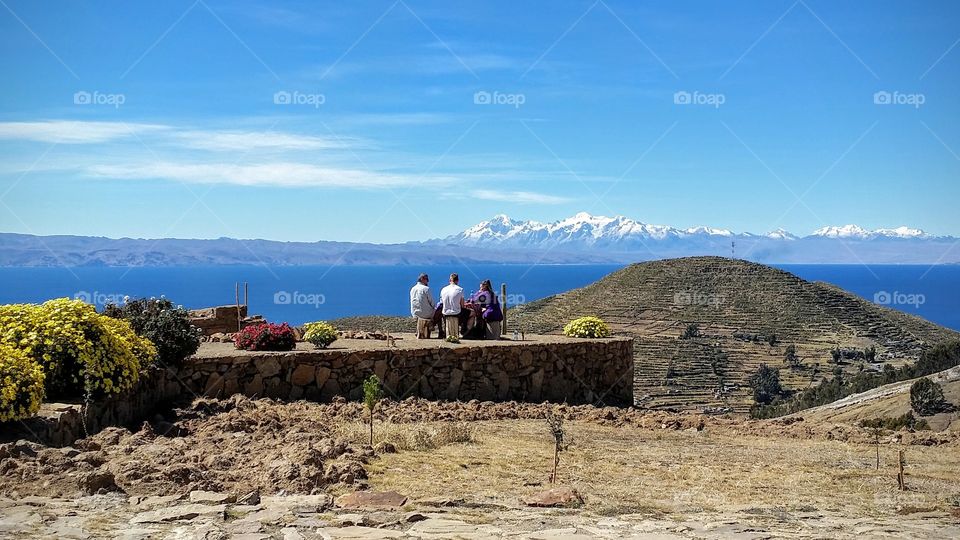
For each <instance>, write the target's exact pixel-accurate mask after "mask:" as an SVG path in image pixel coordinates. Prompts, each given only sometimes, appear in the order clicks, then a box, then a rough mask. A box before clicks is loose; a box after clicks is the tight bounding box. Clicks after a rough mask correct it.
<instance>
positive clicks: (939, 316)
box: [0, 264, 960, 330]
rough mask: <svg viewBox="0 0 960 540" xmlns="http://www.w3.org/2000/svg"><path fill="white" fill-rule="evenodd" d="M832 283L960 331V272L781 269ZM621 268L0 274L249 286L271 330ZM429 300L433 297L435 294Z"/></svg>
mask: <svg viewBox="0 0 960 540" xmlns="http://www.w3.org/2000/svg"><path fill="white" fill-rule="evenodd" d="M779 267H780V268H782V269H784V270H787V271H789V272H792V273H794V274H797V275H798V276H800V277H802V278H804V279H808V280H817V281H826V282H828V283H833V284H835V285H837V286H839V287H841V288H843V289H846V290H848V291H850V292H853V293H855V294H858V295H860V296H862V297H863V298H866V299H868V300H870V301H876V302H878V303H882V304H885V305H888V306H890V307H893V308H896V309H900V310H903V311H906V312H908V313H911V314H914V315H919V316H920V317H924V318H926V319H928V320H931V321H933V322H936V323H939V324H942V325H944V326H947V327H949V328H953V329H956V330H960V286H958V285H960V266H957V265H953V266H935V267H930V266H920V265H871V266H869V267H866V266H861V265H779ZM619 268H621V266H619V265H538V266H532V267H531V266H528V265H479V264H475V265H471V266H470V268H469V269H467V268H463V269H457V268H451V267H449V266H445V267H430V266H427V267H413V266H337V267H315V266H314V267H307V266H298V267H275V268H265V267H258V266H216V267H187V268H71V269H67V268H0V303H11V302H41V301H44V300H48V299H50V298H58V297H63V296H69V297H79V298H83V299H85V300H87V301H89V302H93V303H95V304H97V305H98V306H102V305H103V304H104V303H107V302H111V301H119V300H121V299H122V298H123V297H124V296H131V297H141V296H147V297H149V296H161V295H163V296H166V297H167V298H170V299H171V300H173V301H175V302H177V303H181V304H183V305H184V306H185V307H188V308H198V307H206V306H213V305H222V304H233V303H234V283H236V282H241V283H242V282H244V281H246V282H249V284H250V310H251V312H252V313H259V314H262V315H264V316H265V317H266V318H267V319H269V320H271V321H288V322H290V323H294V324H301V323H303V322H307V321H314V320H321V319H332V318H336V317H344V316H349V315H370V314H383V315H406V314H408V309H409V308H408V297H407V291H408V290H409V288H410V286H411V285H412V284H413V282H414V281H415V280H416V277H417V275H418V273H419V272H421V271H425V272H427V273H429V274H430V276H431V278H432V281H431V285H432V288H433V289H434V290H435V291H439V289H440V287H441V286H443V285H444V284H445V283H446V276H447V275H448V274H449V272H450V271H451V270H460V275H461V285H463V286H464V289H466V291H467V292H470V291H472V290H476V288H477V285H478V283H479V282H480V280H481V279H486V278H489V279H491V280H492V281H493V282H494V284H495V285H496V287H497V288H498V290H499V284H500V283H503V282H506V283H507V284H508V285H509V290H508V291H507V292H508V295H509V296H510V297H511V298H508V300H510V301H511V303H518V302H522V301H531V300H536V299H538V298H542V297H544V296H549V295H551V294H555V293H559V292H563V291H566V290H569V289H572V288H576V287H581V286H583V285H587V284H589V283H591V282H593V281H596V280H597V279H599V278H601V277H603V276H604V275H606V274H608V273H610V272H612V271H614V270H617V269H619ZM435 294H436V292H435Z"/></svg>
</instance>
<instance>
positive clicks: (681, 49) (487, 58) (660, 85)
mask: <svg viewBox="0 0 960 540" xmlns="http://www.w3.org/2000/svg"><path fill="white" fill-rule="evenodd" d="M134 4H135V5H134ZM958 41H960V5H958V4H957V3H956V2H950V1H944V2H922V3H918V2H907V1H900V2H842V3H837V2H823V1H809V0H808V1H804V2H799V1H798V2H792V1H763V2H759V1H757V2H736V3H722V4H720V3H716V4H714V3H706V2H655V3H654V2H625V1H613V0H605V1H586V2H580V1H571V2H562V3H560V2H546V1H544V2H522V3H518V2H483V3H459V2H458V3H451V2H421V1H413V0H404V1H396V2H391V1H387V2H266V1H263V2H254V1H239V2H220V1H216V0H202V1H196V2H191V1H187V2H180V1H167V2H156V3H140V2H138V3H130V2H78V1H64V2H48V1H43V0H38V1H14V0H2V1H0V48H2V51H3V54H2V56H0V73H2V79H0V80H2V83H0V231H4V232H22V233H34V234H83V235H103V236H111V237H119V236H132V237H148V238H155V237H182V238H212V237H220V236H231V237H240V238H269V239H279V240H320V239H329V240H348V241H370V242H397V241H406V240H419V239H425V238H431V237H437V236H445V235H448V234H453V233H455V232H458V231H459V230H462V229H464V228H466V227H468V226H470V225H472V224H474V223H476V222H478V221H481V220H483V219H487V218H489V217H491V216H493V215H494V214H498V213H506V214H508V215H510V216H513V217H516V218H520V219H537V220H541V221H553V220H556V219H560V218H563V217H566V216H569V215H572V214H574V213H576V212H579V211H588V212H591V213H594V214H601V215H617V214H622V215H626V216H628V217H631V218H634V219H638V220H641V221H644V222H648V223H657V224H667V225H673V226H678V227H689V226H695V225H710V226H715V227H724V228H729V229H732V230H734V231H751V232H758V233H761V232H766V231H769V230H772V229H775V228H777V227H783V228H786V229H788V230H791V231H793V232H795V233H798V234H808V233H810V232H811V231H813V230H814V229H817V228H820V227H822V226H825V225H837V224H846V223H857V224H859V225H861V226H864V227H867V228H877V227H893V226H898V225H908V226H913V227H919V228H922V229H925V230H927V231H928V232H932V233H935V234H952V235H960V221H958V218H957V214H956V210H955V208H956V202H957V201H958V200H960V186H958V182H957V180H958V176H960V175H958V173H960V122H957V120H958V118H960V115H958V113H960V100H957V99H956V96H957V95H960V45H958ZM878 92H880V93H881V94H879V95H877V94H876V93H878ZM884 93H885V94H884ZM877 101H879V103H877Z"/></svg>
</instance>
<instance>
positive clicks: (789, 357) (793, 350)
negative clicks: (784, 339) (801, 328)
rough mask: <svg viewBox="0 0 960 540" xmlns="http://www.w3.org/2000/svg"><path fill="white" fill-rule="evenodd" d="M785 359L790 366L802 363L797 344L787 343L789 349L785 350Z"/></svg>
mask: <svg viewBox="0 0 960 540" xmlns="http://www.w3.org/2000/svg"><path fill="white" fill-rule="evenodd" d="M783 361H784V362H786V363H787V365H788V366H790V367H798V366H799V365H800V357H799V356H798V355H797V346H796V345H792V344H791V345H787V349H786V350H785V351H784V352H783Z"/></svg>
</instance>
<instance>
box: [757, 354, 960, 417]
mask: <svg viewBox="0 0 960 540" xmlns="http://www.w3.org/2000/svg"><path fill="white" fill-rule="evenodd" d="M957 365H960V341H957V340H952V341H948V342H945V343H941V344H938V345H935V346H934V347H932V348H930V349H928V350H926V351H924V352H923V354H922V355H921V356H920V359H919V360H917V362H916V363H914V364H913V365H910V366H902V367H899V368H895V367H893V366H891V365H889V364H887V365H885V366H884V367H883V370H882V371H880V372H876V371H864V372H863V373H860V374H857V375H855V376H853V377H850V378H844V377H842V376H841V377H834V378H833V379H830V380H827V381H824V382H822V383H820V384H819V385H818V386H814V387H813V388H809V389H807V390H804V391H802V392H799V393H798V394H797V395H795V396H793V397H792V398H791V399H789V400H787V401H784V402H781V403H776V404H771V405H764V406H758V407H754V408H753V409H752V410H751V414H752V415H753V416H754V417H756V418H774V417H777V416H783V415H786V414H792V413H795V412H798V411H802V410H804V409H809V408H810V407H817V406H819V405H825V404H827V403H831V402H834V401H836V400H838V399H842V398H845V397H847V396H849V395H852V394H859V393H860V392H866V391H867V390H871V389H873V388H877V387H878V386H883V385H885V384H890V383H895V382H900V381H906V380H909V379H915V378H917V377H924V376H926V375H932V374H934V373H938V372H940V371H943V370H945V369H950V368H952V367H954V366H957ZM841 373H842V372H841Z"/></svg>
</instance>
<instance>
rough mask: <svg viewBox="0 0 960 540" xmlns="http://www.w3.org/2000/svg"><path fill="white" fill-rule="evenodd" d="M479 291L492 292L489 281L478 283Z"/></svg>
mask: <svg viewBox="0 0 960 540" xmlns="http://www.w3.org/2000/svg"><path fill="white" fill-rule="evenodd" d="M480 290H481V291H490V292H493V285H491V284H490V280H489V279H485V280H483V281H481V282H480Z"/></svg>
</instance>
